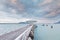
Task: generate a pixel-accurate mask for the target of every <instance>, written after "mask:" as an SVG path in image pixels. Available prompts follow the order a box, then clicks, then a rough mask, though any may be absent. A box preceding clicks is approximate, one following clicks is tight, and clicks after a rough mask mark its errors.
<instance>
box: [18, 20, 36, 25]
mask: <svg viewBox="0 0 60 40" xmlns="http://www.w3.org/2000/svg"><path fill="white" fill-rule="evenodd" d="M35 22H37V21H33V20H28V21H26V22H20V23H19V24H31V23H35Z"/></svg>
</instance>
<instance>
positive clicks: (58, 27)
mask: <svg viewBox="0 0 60 40" xmlns="http://www.w3.org/2000/svg"><path fill="white" fill-rule="evenodd" d="M37 26H38V27H37V28H36V29H35V31H34V40H60V24H48V26H46V24H45V25H44V26H42V24H37Z"/></svg>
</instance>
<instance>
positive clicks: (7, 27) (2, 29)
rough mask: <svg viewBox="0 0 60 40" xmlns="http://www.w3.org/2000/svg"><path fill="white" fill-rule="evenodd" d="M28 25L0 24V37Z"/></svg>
mask: <svg viewBox="0 0 60 40" xmlns="http://www.w3.org/2000/svg"><path fill="white" fill-rule="evenodd" d="M27 25H28V24H14V23H12V24H10V23H8V24H0V35H2V34H5V33H8V32H11V31H14V30H17V29H19V28H21V27H25V26H27Z"/></svg>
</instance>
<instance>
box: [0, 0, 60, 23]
mask: <svg viewBox="0 0 60 40" xmlns="http://www.w3.org/2000/svg"><path fill="white" fill-rule="evenodd" d="M27 20H38V21H39V22H41V23H54V22H57V21H60V0H0V23H18V22H22V21H27Z"/></svg>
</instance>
